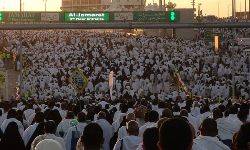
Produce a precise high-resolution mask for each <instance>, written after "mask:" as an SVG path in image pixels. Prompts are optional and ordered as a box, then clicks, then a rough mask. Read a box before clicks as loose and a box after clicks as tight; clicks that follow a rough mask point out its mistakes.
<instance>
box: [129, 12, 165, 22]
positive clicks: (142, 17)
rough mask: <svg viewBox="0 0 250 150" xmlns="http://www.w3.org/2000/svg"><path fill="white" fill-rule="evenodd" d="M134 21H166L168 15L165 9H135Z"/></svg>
mask: <svg viewBox="0 0 250 150" xmlns="http://www.w3.org/2000/svg"><path fill="white" fill-rule="evenodd" d="M133 14H134V19H133V21H134V22H166V20H167V15H166V12H165V11H135V12H133Z"/></svg>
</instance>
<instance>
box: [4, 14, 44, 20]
mask: <svg viewBox="0 0 250 150" xmlns="http://www.w3.org/2000/svg"><path fill="white" fill-rule="evenodd" d="M4 15H5V16H4V20H5V21H6V22H40V21H41V13H39V12H6V13H5V14H4Z"/></svg>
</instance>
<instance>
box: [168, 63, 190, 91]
mask: <svg viewBox="0 0 250 150" xmlns="http://www.w3.org/2000/svg"><path fill="white" fill-rule="evenodd" d="M171 76H172V78H173V80H174V83H175V85H176V86H177V87H178V88H179V90H181V91H184V92H185V93H186V94H187V95H190V92H189V91H188V88H187V86H186V85H185V83H184V82H183V80H182V79H181V76H180V73H179V71H178V70H177V69H176V68H171Z"/></svg>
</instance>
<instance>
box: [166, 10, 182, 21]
mask: <svg viewBox="0 0 250 150" xmlns="http://www.w3.org/2000/svg"><path fill="white" fill-rule="evenodd" d="M168 21H169V22H170V23H174V22H179V21H180V12H179V11H175V10H171V11H168Z"/></svg>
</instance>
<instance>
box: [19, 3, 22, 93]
mask: <svg viewBox="0 0 250 150" xmlns="http://www.w3.org/2000/svg"><path fill="white" fill-rule="evenodd" d="M21 13H22V0H20V15H21ZM20 22H21V17H20ZM19 42H20V43H19V44H20V46H19V50H18V54H19V60H18V61H19V62H20V70H19V71H20V78H19V79H20V81H19V91H20V95H22V80H23V75H22V73H23V61H22V59H23V58H22V57H23V56H22V55H23V54H22V53H23V52H22V30H20V31H19Z"/></svg>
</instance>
